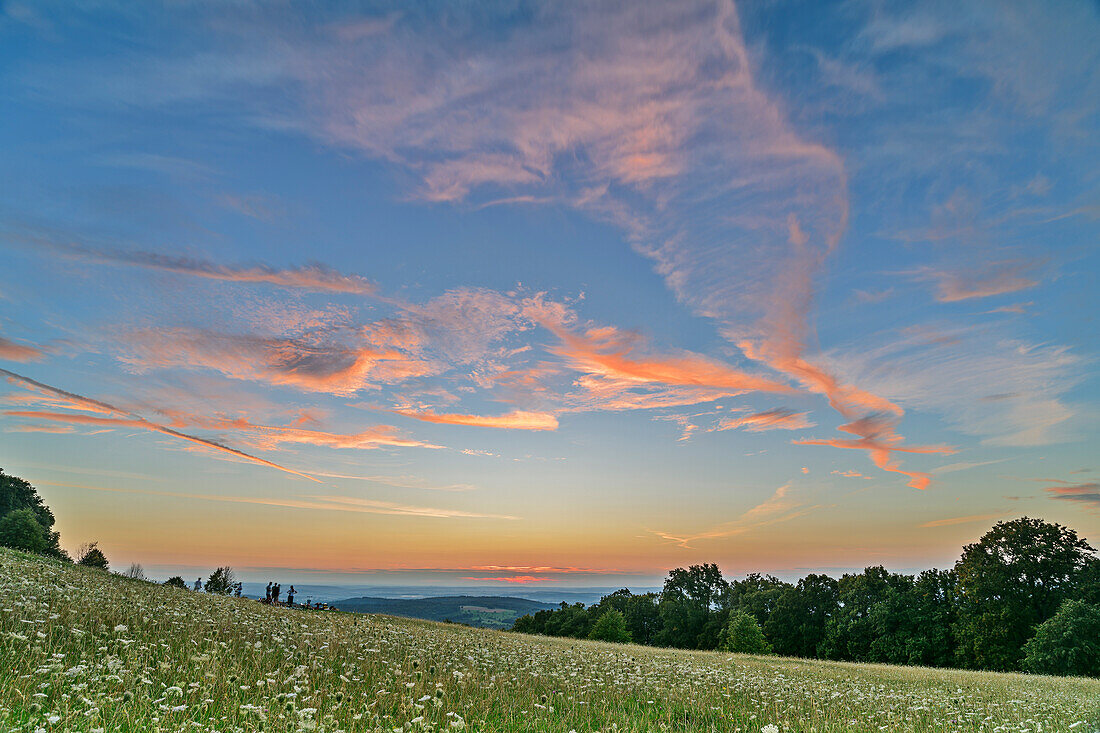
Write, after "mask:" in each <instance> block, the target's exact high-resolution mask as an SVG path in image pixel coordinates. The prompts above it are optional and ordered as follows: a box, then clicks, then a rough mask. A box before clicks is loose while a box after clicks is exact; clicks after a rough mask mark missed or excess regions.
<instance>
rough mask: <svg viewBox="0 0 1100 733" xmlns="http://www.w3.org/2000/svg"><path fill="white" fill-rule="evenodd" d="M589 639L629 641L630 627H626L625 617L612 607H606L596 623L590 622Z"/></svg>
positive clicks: (621, 642) (622, 642)
mask: <svg viewBox="0 0 1100 733" xmlns="http://www.w3.org/2000/svg"><path fill="white" fill-rule="evenodd" d="M588 638H589V639H596V640H597V641H614V642H618V643H620V644H625V643H628V642H629V641H630V629H628V628H627V627H626V618H624V617H623V615H622V613H620V612H619V611H616V610H615V609H614V608H608V609H607V610H605V611H604V612H603V613H602V614H600V617H599V618H597V619H596V623H594V624H592V630H591V631H589V632H588Z"/></svg>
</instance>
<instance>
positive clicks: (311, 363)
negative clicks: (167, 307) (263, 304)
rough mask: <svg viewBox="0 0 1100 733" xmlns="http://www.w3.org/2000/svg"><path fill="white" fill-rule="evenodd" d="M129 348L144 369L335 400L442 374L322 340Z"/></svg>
mask: <svg viewBox="0 0 1100 733" xmlns="http://www.w3.org/2000/svg"><path fill="white" fill-rule="evenodd" d="M322 333H323V332H322ZM362 333H363V335H364V336H366V337H368V338H370V337H380V338H388V337H390V336H395V335H396V336H400V337H401V338H403V339H409V338H411V337H410V336H408V335H407V334H395V333H394V332H393V330H392V329H387V330H384V331H383V330H372V329H364V330H363V332H362ZM417 343H418V342H417ZM126 347H127V349H128V353H126V354H124V355H123V356H122V357H121V358H122V360H123V361H124V362H126V363H128V364H130V365H132V366H135V367H138V368H140V369H154V368H156V369H165V368H170V367H186V368H204V369H213V370H215V371H218V372H221V373H222V374H224V375H226V376H228V377H232V378H234V379H243V380H250V381H264V382H268V383H270V384H274V385H282V386H291V387H296V388H298V389H302V390H305V391H310V392H326V393H329V394H334V395H352V394H354V393H355V392H357V391H359V390H361V389H369V388H372V387H375V386H377V385H378V384H387V383H394V382H401V381H404V380H406V379H410V378H413V377H419V376H425V375H428V374H431V373H433V372H434V371H436V370H437V369H438V367H436V366H435V365H433V364H432V363H430V362H429V361H426V360H424V359H421V358H418V357H416V356H414V355H411V354H410V353H409V352H408V351H405V350H403V349H401V348H397V347H391V346H389V345H388V344H385V343H381V344H379V345H372V344H363V343H360V344H356V345H346V344H342V343H339V342H335V341H331V340H325V339H324V338H323V337H322V336H320V335H318V336H316V337H302V338H278V337H261V336H231V335H228V334H217V333H210V332H206V331H198V330H192V329H160V330H155V331H153V330H149V331H142V332H137V333H133V334H130V335H129V336H128V337H127V343H126Z"/></svg>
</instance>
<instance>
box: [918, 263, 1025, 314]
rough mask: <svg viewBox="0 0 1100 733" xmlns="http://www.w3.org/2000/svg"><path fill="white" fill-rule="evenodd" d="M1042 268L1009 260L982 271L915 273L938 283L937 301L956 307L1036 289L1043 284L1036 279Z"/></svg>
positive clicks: (986, 266)
mask: <svg viewBox="0 0 1100 733" xmlns="http://www.w3.org/2000/svg"><path fill="white" fill-rule="evenodd" d="M1039 264H1040V263H1037V262H1034V261H1030V260H1005V261H1001V262H990V263H988V264H986V265H984V266H983V267H982V268H981V269H973V270H958V271H946V270H931V269H925V270H921V271H918V272H917V273H915V275H914V277H916V278H917V279H919V280H931V281H932V282H934V283H935V284H936V300H938V301H939V302H941V303H955V302H957V301H960V300H971V299H973V298H989V297H992V296H994V295H1004V294H1006V293H1015V292H1018V291H1020V290H1027V289H1028V288H1033V287H1035V286H1036V285H1038V284H1039V280H1038V279H1036V277H1035V275H1034V273H1035V270H1036V269H1037V267H1038V266H1039Z"/></svg>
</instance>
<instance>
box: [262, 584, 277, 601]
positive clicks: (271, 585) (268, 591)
mask: <svg viewBox="0 0 1100 733" xmlns="http://www.w3.org/2000/svg"><path fill="white" fill-rule="evenodd" d="M274 585H275V584H274V583H271V582H269V583H268V584H267V594H266V595H265V596H264V603H271V589H272V587H273V586H274Z"/></svg>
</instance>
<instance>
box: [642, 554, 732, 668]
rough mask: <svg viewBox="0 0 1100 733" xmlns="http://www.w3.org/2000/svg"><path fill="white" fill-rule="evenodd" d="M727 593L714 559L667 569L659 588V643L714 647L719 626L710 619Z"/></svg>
mask: <svg viewBox="0 0 1100 733" xmlns="http://www.w3.org/2000/svg"><path fill="white" fill-rule="evenodd" d="M729 596H730V586H729V583H727V582H726V581H725V579H724V578H723V577H722V572H721V571H720V570H719V569H718V566H717V565H715V564H713V563H709V564H705V565H692V566H691V567H689V568H687V569H686V570H685V569H684V568H676V569H675V570H671V571H669V574H668V578H666V579H665V586H664V589H663V590H662V591H661V602H660V614H661V631H660V633H659V634H658V635H657V640H658V643H660V644H663V645H665V646H672V647H679V648H681V649H714V648H715V647H717V646H718V632H719V631H720V630H721V626H720V625H716V624H712V623H710V622H711V621H712V617H713V616H714V615H715V613H716V612H717V611H718V610H719V608H720V606H721V603H722V602H723V601H725V600H727V599H728V598H729Z"/></svg>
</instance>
